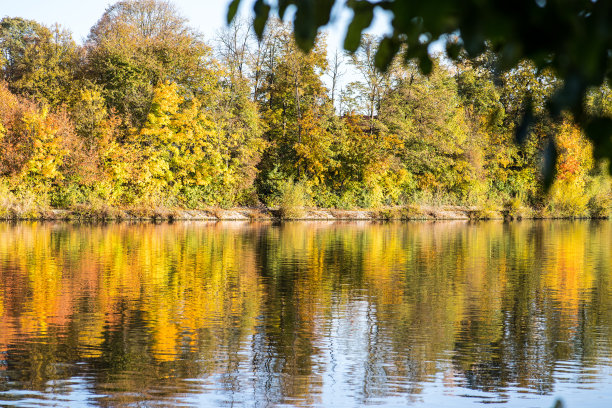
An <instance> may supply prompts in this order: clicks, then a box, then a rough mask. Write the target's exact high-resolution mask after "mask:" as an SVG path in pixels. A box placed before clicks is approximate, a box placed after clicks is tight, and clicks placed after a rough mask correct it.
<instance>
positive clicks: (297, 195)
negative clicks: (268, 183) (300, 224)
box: [278, 179, 309, 220]
mask: <svg viewBox="0 0 612 408" xmlns="http://www.w3.org/2000/svg"><path fill="white" fill-rule="evenodd" d="M308 196H309V194H308V189H307V188H306V185H305V184H304V183H303V182H296V183H294V182H293V179H289V180H287V181H285V182H283V183H282V184H281V185H280V189H279V197H278V210H279V216H280V217H281V218H283V219H287V220H294V219H299V218H303V217H304V215H305V211H304V207H305V206H306V204H307V202H308V201H309V200H308V198H309V197H308Z"/></svg>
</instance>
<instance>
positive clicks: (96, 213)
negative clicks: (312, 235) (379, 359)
mask: <svg viewBox="0 0 612 408" xmlns="http://www.w3.org/2000/svg"><path fill="white" fill-rule="evenodd" d="M577 218H593V219H595V218H596V219H602V218H608V216H607V215H605V216H601V215H596V216H594V215H590V216H568V215H566V214H559V213H558V214H554V213H550V212H544V211H538V210H534V209H530V208H526V207H522V208H518V209H489V208H481V207H477V206H459V205H445V206H426V205H421V206H418V205H412V206H402V207H385V208H378V209H354V210H340V209H316V208H305V209H294V211H293V212H292V213H291V214H290V215H287V214H286V213H284V212H283V211H281V210H280V209H276V208H263V207H262V208H245V207H239V208H230V209H223V208H206V209H199V210H188V209H168V208H127V209H117V208H114V207H107V206H103V207H96V208H94V207H89V206H87V207H77V208H74V209H29V210H28V211H21V212H20V211H4V212H3V213H0V220H57V221H61V220H98V221H103V220H107V221H274V220H320V221H339V220H345V221H391V220H398V221H419V220H422V221H425V220H521V219H577Z"/></svg>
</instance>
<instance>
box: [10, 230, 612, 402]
mask: <svg viewBox="0 0 612 408" xmlns="http://www.w3.org/2000/svg"><path fill="white" fill-rule="evenodd" d="M611 250H612V223H610V222H521V223H511V224H504V223H501V222H486V223H478V224H470V223H464V222H443V223H410V224H400V223H397V224H371V223H363V224H361V223H327V222H319V223H287V224H283V225H272V224H247V223H238V222H236V223H216V224H213V223H176V224H162V225H149V224H135V225H129V224H111V225H94V226H91V225H87V226H84V225H71V224H61V223H57V224H55V223H18V224H8V223H4V224H0V406H59V407H63V406H77V407H78V406H109V407H115V406H134V407H144V406H147V407H148V406H255V407H267V406H326V407H327V406H332V407H344V406H349V407H350V406H363V405H382V406H414V407H422V406H452V407H477V406H481V405H482V404H492V405H493V406H500V407H546V408H548V407H551V406H552V405H553V403H554V401H555V400H556V398H558V397H561V398H563V401H564V402H565V405H566V407H568V408H573V407H580V408H582V407H586V406H589V407H590V406H592V407H611V406H612V267H611V265H612V251H611Z"/></svg>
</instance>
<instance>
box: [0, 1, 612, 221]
mask: <svg viewBox="0 0 612 408" xmlns="http://www.w3.org/2000/svg"><path fill="white" fill-rule="evenodd" d="M378 47H379V45H378V40H377V39H376V38H373V37H370V36H364V37H363V38H362V40H361V43H360V45H359V47H358V49H357V51H356V52H355V53H353V54H339V53H336V54H335V55H331V56H330V55H328V53H327V45H326V39H325V36H324V35H322V34H319V35H318V36H317V37H316V40H315V43H314V46H313V47H312V49H311V50H310V52H308V53H304V52H302V51H301V49H300V48H299V47H298V46H297V45H296V43H295V42H294V41H293V35H292V31H291V28H290V26H289V25H287V24H285V23H283V22H281V21H278V20H276V21H268V23H267V26H266V29H265V31H264V32H263V34H262V36H261V40H259V41H258V39H257V38H256V35H255V33H254V30H253V28H252V26H251V24H249V23H245V22H243V21H240V20H236V21H234V22H233V23H232V24H231V25H230V26H228V27H227V28H225V29H223V30H221V31H220V32H219V33H218V35H217V36H216V38H214V39H213V40H212V41H210V42H209V43H206V42H205V41H204V40H203V38H202V36H201V34H199V33H198V32H197V31H196V30H194V29H193V28H191V27H190V26H189V24H188V21H187V20H186V19H185V18H183V17H181V15H180V14H179V12H178V11H177V9H176V8H175V7H174V6H173V5H172V4H171V3H169V2H166V1H161V0H141V1H134V0H124V1H120V2H118V3H116V4H114V5H112V6H109V7H108V8H107V10H106V11H105V13H104V14H103V16H102V17H101V18H100V19H99V21H98V22H97V23H96V24H95V25H94V27H92V29H91V31H90V34H89V36H88V37H87V39H86V41H85V42H84V44H82V45H80V44H77V43H76V42H75V41H74V40H73V39H72V36H71V34H70V32H69V31H67V30H65V29H63V28H62V27H59V26H57V25H56V26H52V27H47V26H44V25H42V24H40V23H38V22H36V21H32V20H26V19H23V18H19V17H5V18H3V19H2V21H1V22H0V49H1V53H0V74H1V75H2V82H1V83H0V180H1V181H0V191H2V196H3V198H2V199H0V200H3V201H0V212H2V211H5V212H6V211H9V210H10V211H15V208H17V207H19V208H26V207H27V208H35V207H36V208H38V207H54V208H73V207H75V206H92V207H96V206H101V205H111V206H116V207H126V208H127V207H168V208H171V207H176V208H178V207H180V208H202V207H207V206H223V207H231V206H258V205H266V206H270V207H274V206H279V205H283V204H286V203H287V202H290V203H293V204H297V205H300V206H303V205H311V206H319V207H335V208H358V207H359V208H372V207H380V206H395V205H409V204H428V205H432V204H438V205H439V204H461V205H476V206H481V207H501V206H505V207H507V208H513V209H517V208H521V207H524V206H527V207H531V208H537V209H538V210H540V211H542V212H543V213H548V214H551V215H568V216H586V215H591V216H602V215H606V214H607V211H608V210H609V207H610V180H609V178H608V175H607V172H606V170H605V163H604V162H601V161H594V160H593V155H592V147H591V144H590V142H589V141H588V140H587V139H586V138H585V137H584V135H583V133H582V132H581V129H580V127H579V126H578V125H577V124H576V120H574V118H573V117H572V115H571V114H569V113H568V114H564V115H561V116H555V117H553V116H551V115H550V114H549V113H548V110H547V109H546V107H547V104H548V103H549V101H550V98H551V97H552V95H554V93H555V91H557V90H558V89H560V88H561V87H562V86H563V81H562V80H561V79H559V78H558V77H557V76H556V75H555V72H553V71H552V70H550V69H539V68H537V67H536V66H535V65H533V64H532V63H530V62H528V61H522V62H520V63H519V64H518V65H516V66H514V67H513V68H511V69H506V70H503V71H502V70H501V69H500V68H499V66H500V65H499V64H498V60H499V56H498V55H497V54H496V53H495V52H493V51H492V50H489V51H487V52H485V53H484V54H482V55H481V56H479V57H469V56H468V55H467V54H465V55H460V56H459V57H458V58H457V59H456V60H453V61H452V62H451V61H449V60H447V59H446V58H445V57H444V56H442V55H438V56H432V57H431V60H432V68H431V72H430V74H429V75H423V74H422V73H421V70H420V69H419V67H418V66H417V64H416V63H412V62H406V61H403V60H401V59H400V58H399V57H396V58H395V59H394V60H393V62H392V63H391V64H390V66H389V68H388V69H387V70H386V71H385V72H382V71H380V70H378V69H377V68H376V66H377V65H378V64H377V58H381V57H380V54H381V53H380V52H378ZM347 70H351V71H352V72H353V73H354V74H353V75H350V76H349V75H346V73H345V72H346V71H347ZM343 74H344V78H342V76H343ZM347 80H348V81H347ZM346 82H348V83H346ZM610 93H611V91H610V88H609V87H607V86H602V87H599V88H593V89H591V90H590V91H589V92H588V94H587V99H586V102H585V105H586V106H587V109H588V110H590V111H591V113H593V114H595V115H597V116H602V117H609V116H611V114H612V102H611V101H612V100H611V99H610ZM526 112H527V113H528V114H529V115H532V116H534V117H535V118H537V120H534V121H531V122H529V123H533V125H532V126H530V127H526V128H525V129H523V128H522V127H523V126H524V123H525V121H524V120H523V119H524V118H523V117H524V116H525V113H526ZM515 135H518V136H519V139H520V140H519V143H517V140H515V139H516V137H515ZM551 146H552V147H554V148H551ZM552 156H554V157H552ZM553 158H554V159H555V160H554V163H556V165H555V170H556V179H555V181H554V183H553V184H552V187H551V188H550V189H546V188H544V185H545V184H547V180H546V177H548V176H549V175H547V174H545V173H542V172H541V171H540V169H541V168H542V167H546V166H545V163H546V162H547V161H550V160H552V159H553Z"/></svg>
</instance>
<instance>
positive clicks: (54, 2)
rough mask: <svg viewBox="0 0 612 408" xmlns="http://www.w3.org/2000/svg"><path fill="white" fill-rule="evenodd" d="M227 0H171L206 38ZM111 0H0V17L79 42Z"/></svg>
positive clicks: (332, 44) (338, 27)
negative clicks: (50, 28)
mask: <svg viewBox="0 0 612 408" xmlns="http://www.w3.org/2000/svg"><path fill="white" fill-rule="evenodd" d="M229 1H230V0H171V2H172V3H174V4H175V5H176V7H177V9H178V11H179V13H180V14H181V15H182V16H183V17H186V18H187V19H188V20H189V23H190V25H191V26H192V27H193V28H195V29H197V30H198V31H199V32H201V33H202V34H204V38H205V39H207V40H208V42H209V43H210V41H211V40H212V38H214V35H215V33H216V32H217V31H218V30H219V29H221V28H222V27H224V26H225V22H226V13H227V5H228V4H229ZM253 2H254V0H242V3H241V5H240V11H239V13H240V15H242V16H244V17H248V16H249V14H250V11H251V9H252V4H253ZM113 3H114V1H111V0H0V17H5V16H9V17H23V18H27V19H32V20H36V21H38V22H40V23H43V24H45V25H52V24H55V23H58V24H60V25H61V26H62V27H63V28H67V29H69V30H70V31H71V32H72V33H73V38H74V40H75V41H77V42H79V43H83V42H84V41H85V39H86V38H87V34H88V33H89V29H90V28H91V27H92V26H93V25H94V24H95V23H96V22H97V21H98V19H99V18H100V17H101V16H102V14H103V13H104V10H105V9H106V8H107V7H108V6H110V5H112V4H113ZM349 18H350V12H345V13H341V15H339V16H336V18H335V19H334V22H333V23H332V24H331V26H330V27H328V28H327V29H326V31H327V32H328V45H329V48H330V51H331V52H333V50H334V49H336V48H339V47H341V44H342V42H343V40H344V37H343V33H344V31H345V27H346V25H347V24H348V20H349ZM388 22H389V19H388V17H387V16H386V15H385V14H383V12H379V13H377V15H376V16H375V20H374V22H373V24H372V28H371V29H370V32H372V33H374V34H383V33H385V32H387V30H388V29H389V24H388Z"/></svg>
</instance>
